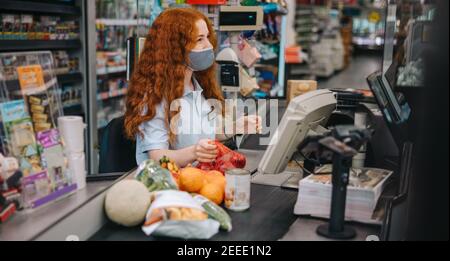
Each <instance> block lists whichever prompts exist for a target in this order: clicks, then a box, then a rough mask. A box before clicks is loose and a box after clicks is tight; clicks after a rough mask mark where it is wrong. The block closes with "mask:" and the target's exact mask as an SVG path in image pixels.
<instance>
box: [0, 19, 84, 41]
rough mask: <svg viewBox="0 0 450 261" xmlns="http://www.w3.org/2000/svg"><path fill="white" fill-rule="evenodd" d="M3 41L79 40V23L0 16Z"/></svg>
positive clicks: (0, 35)
mask: <svg viewBox="0 0 450 261" xmlns="http://www.w3.org/2000/svg"><path fill="white" fill-rule="evenodd" d="M0 18H1V19H0V20H1V26H0V28H1V31H0V39H2V40H72V39H79V38H80V32H79V24H78V22H77V21H72V20H63V19H62V18H61V17H58V16H37V15H28V14H22V15H21V14H0Z"/></svg>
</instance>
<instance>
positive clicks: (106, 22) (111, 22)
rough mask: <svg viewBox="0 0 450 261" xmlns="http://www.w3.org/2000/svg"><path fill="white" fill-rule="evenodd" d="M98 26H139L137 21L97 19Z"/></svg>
mask: <svg viewBox="0 0 450 261" xmlns="http://www.w3.org/2000/svg"><path fill="white" fill-rule="evenodd" d="M96 24H101V25H109V26H133V25H136V26H137V24H138V20H136V19H97V20H96Z"/></svg>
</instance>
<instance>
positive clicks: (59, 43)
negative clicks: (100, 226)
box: [0, 0, 89, 158]
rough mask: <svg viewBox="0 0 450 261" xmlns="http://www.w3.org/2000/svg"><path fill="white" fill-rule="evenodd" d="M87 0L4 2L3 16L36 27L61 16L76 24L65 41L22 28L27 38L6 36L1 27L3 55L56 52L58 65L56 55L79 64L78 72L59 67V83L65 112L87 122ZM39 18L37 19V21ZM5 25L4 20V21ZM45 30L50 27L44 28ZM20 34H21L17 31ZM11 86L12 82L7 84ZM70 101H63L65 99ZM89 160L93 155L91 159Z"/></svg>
mask: <svg viewBox="0 0 450 261" xmlns="http://www.w3.org/2000/svg"><path fill="white" fill-rule="evenodd" d="M87 2H89V1H87V0H68V1H67V0H65V1H57V0H46V1H35V0H2V1H1V3H0V17H3V16H4V15H12V16H17V17H20V19H23V16H31V17H33V20H32V21H33V26H34V25H36V24H37V22H41V20H40V19H42V17H44V16H47V17H57V18H59V19H61V20H62V21H72V22H74V23H75V24H76V26H77V27H78V30H77V34H76V35H75V36H70V35H68V37H67V35H66V37H62V38H59V37H58V38H56V39H54V38H52V39H48V38H47V39H45V40H42V38H37V37H36V38H34V37H31V36H29V34H32V32H34V31H25V30H24V29H23V27H22V25H21V27H20V33H21V34H22V35H26V37H17V36H13V37H8V38H7V37H4V35H5V34H6V33H5V31H4V30H3V29H4V28H3V27H2V26H0V29H1V30H0V32H1V34H2V37H0V53H11V52H33V51H52V52H53V53H54V56H53V59H54V62H55V64H56V63H57V59H56V55H55V54H56V53H60V52H64V53H65V54H67V56H68V59H75V60H76V61H77V63H76V64H77V65H76V69H73V68H69V67H70V66H69V65H67V64H65V65H64V66H65V67H63V68H56V67H55V68H56V69H58V70H56V71H55V73H56V78H57V81H58V86H59V92H60V94H61V98H62V102H63V110H64V114H65V115H77V116H82V117H83V118H84V119H85V121H87V117H88V115H87V108H88V106H89V105H88V100H87V99H86V97H87V96H86V94H87V90H88V86H89V85H88V79H89V77H88V73H87V72H88V66H89V65H88V63H87V62H86V61H87V59H86V54H87V44H86V42H87V41H86V28H87V26H86V21H85V15H86V12H85V10H86V6H87ZM36 18H37V19H36ZM0 22H1V23H3V20H0ZM57 25H58V24H57ZM42 28H44V29H45V30H48V29H46V27H45V26H44V25H42ZM16 33H17V32H16ZM7 83H8V81H7ZM9 83H10V84H12V86H13V85H14V84H17V81H14V80H10V81H9ZM64 97H65V98H67V97H68V100H65V101H64V100H63V98H64ZM88 144H89V139H87V141H86V145H85V148H86V151H87V152H88V151H89V150H88V149H87V148H89V145H88ZM86 158H89V154H88V157H86Z"/></svg>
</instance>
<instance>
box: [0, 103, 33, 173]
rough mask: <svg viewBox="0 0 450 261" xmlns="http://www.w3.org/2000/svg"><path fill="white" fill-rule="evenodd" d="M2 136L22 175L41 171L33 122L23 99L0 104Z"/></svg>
mask: <svg viewBox="0 0 450 261" xmlns="http://www.w3.org/2000/svg"><path fill="white" fill-rule="evenodd" d="M0 113H1V115H2V122H3V128H4V136H5V141H6V144H7V149H8V151H9V154H10V155H12V156H14V157H16V158H17V159H18V160H19V165H20V170H21V171H22V172H23V174H24V176H28V175H29V174H31V173H36V172H39V171H42V165H41V157H40V155H39V150H38V145H37V142H36V139H35V132H34V129H33V124H32V121H31V118H30V116H29V114H28V111H27V109H26V106H25V101H24V100H15V101H10V102H4V103H1V104H0Z"/></svg>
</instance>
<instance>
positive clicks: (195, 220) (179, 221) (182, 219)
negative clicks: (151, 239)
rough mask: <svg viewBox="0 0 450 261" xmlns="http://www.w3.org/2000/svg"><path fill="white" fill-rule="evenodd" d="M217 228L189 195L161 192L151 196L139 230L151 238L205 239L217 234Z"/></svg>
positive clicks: (217, 223) (215, 223)
mask: <svg viewBox="0 0 450 261" xmlns="http://www.w3.org/2000/svg"><path fill="white" fill-rule="evenodd" d="M219 226H220V224H219V222H217V221H216V220H213V219H209V218H208V214H207V213H206V211H205V210H204V208H203V207H202V206H201V205H200V203H198V202H197V201H196V200H194V199H193V198H192V196H191V195H190V194H188V193H186V192H182V191H176V190H165V191H158V192H155V193H154V194H153V200H152V203H151V205H150V208H149V210H148V211H147V215H146V222H145V224H144V226H142V230H143V231H144V233H145V234H146V235H153V236H167V237H175V238H182V239H209V238H211V237H212V236H213V235H215V234H216V233H217V232H218V231H219Z"/></svg>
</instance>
